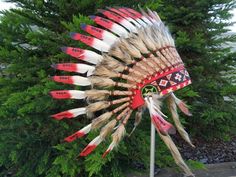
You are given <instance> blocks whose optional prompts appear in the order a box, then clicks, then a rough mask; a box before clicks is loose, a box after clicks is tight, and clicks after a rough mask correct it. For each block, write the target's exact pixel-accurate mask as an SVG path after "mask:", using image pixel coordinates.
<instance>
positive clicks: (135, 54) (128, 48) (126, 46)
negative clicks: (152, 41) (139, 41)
mask: <svg viewBox="0 0 236 177" xmlns="http://www.w3.org/2000/svg"><path fill="white" fill-rule="evenodd" d="M120 45H121V48H122V49H123V50H125V51H127V52H128V54H130V55H131V56H132V57H134V58H141V57H142V55H141V53H140V51H139V50H138V49H137V48H136V47H134V46H133V45H132V44H129V43H128V42H127V41H126V40H125V39H121V43H120Z"/></svg>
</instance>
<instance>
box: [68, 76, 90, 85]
mask: <svg viewBox="0 0 236 177" xmlns="http://www.w3.org/2000/svg"><path fill="white" fill-rule="evenodd" d="M71 77H72V80H73V84H74V85H80V86H88V85H91V82H90V80H89V79H88V78H85V77H81V76H71Z"/></svg>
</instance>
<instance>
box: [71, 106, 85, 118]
mask: <svg viewBox="0 0 236 177" xmlns="http://www.w3.org/2000/svg"><path fill="white" fill-rule="evenodd" d="M68 112H69V113H71V114H73V115H74V117H77V116H79V115H82V114H86V108H76V109H70V110H68Z"/></svg>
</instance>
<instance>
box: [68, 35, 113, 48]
mask: <svg viewBox="0 0 236 177" xmlns="http://www.w3.org/2000/svg"><path fill="white" fill-rule="evenodd" d="M70 36H71V38H72V39H74V40H79V41H81V42H83V43H85V44H86V45H88V46H90V47H93V48H94V49H97V50H99V51H103V52H108V50H109V49H110V46H109V45H108V44H106V43H104V42H103V41H101V40H99V39H97V38H94V37H91V36H86V35H83V34H79V33H70Z"/></svg>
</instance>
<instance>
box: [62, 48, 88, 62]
mask: <svg viewBox="0 0 236 177" xmlns="http://www.w3.org/2000/svg"><path fill="white" fill-rule="evenodd" d="M61 50H62V51H63V52H64V53H66V54H68V55H71V56H72V57H76V58H79V59H81V60H83V59H84V57H83V56H84V51H85V50H84V49H80V48H74V47H61Z"/></svg>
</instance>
